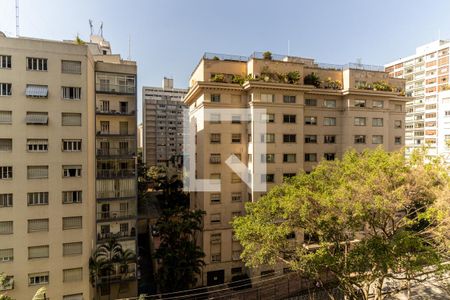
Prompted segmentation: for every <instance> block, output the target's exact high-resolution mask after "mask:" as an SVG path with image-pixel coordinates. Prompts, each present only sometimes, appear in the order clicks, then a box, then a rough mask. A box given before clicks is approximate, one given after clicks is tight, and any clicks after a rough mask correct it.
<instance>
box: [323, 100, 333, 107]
mask: <svg viewBox="0 0 450 300" xmlns="http://www.w3.org/2000/svg"><path fill="white" fill-rule="evenodd" d="M323 106H325V107H328V108H335V107H336V100H323Z"/></svg>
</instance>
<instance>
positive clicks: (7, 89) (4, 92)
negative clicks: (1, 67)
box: [0, 82, 12, 96]
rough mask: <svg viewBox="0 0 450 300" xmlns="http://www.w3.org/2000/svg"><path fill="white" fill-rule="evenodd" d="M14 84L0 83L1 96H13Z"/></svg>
mask: <svg viewBox="0 0 450 300" xmlns="http://www.w3.org/2000/svg"><path fill="white" fill-rule="evenodd" d="M11 95H12V84H11V83H7V82H0V96H11Z"/></svg>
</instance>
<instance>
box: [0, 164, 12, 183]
mask: <svg viewBox="0 0 450 300" xmlns="http://www.w3.org/2000/svg"><path fill="white" fill-rule="evenodd" d="M12 178H13V167H12V166H0V180H1V179H3V180H5V179H12Z"/></svg>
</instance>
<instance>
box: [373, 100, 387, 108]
mask: <svg viewBox="0 0 450 300" xmlns="http://www.w3.org/2000/svg"><path fill="white" fill-rule="evenodd" d="M383 106H384V102H383V101H381V100H373V101H372V107H374V108H383Z"/></svg>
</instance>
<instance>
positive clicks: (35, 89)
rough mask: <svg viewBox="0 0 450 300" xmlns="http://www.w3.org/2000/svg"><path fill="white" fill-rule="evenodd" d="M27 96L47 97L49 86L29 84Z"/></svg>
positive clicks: (26, 91)
mask: <svg viewBox="0 0 450 300" xmlns="http://www.w3.org/2000/svg"><path fill="white" fill-rule="evenodd" d="M25 95H26V96H27V97H37V98H45V97H48V86H46V85H32V84H28V85H27V88H26V90H25Z"/></svg>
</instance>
